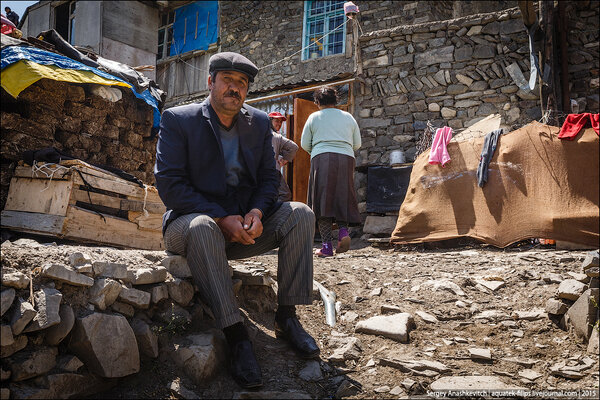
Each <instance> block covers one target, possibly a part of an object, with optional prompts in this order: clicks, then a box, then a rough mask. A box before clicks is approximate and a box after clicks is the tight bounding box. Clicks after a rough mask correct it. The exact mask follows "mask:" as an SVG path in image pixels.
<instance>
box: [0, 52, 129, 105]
mask: <svg viewBox="0 0 600 400" xmlns="http://www.w3.org/2000/svg"><path fill="white" fill-rule="evenodd" d="M42 78H47V79H52V80H55V81H63V82H73V83H97V84H99V85H108V86H111V85H118V86H124V87H126V88H130V87H131V85H129V84H126V83H123V82H119V81H117V80H114V79H107V78H104V77H101V76H98V75H96V74H94V73H93V72H91V71H79V70H73V69H62V68H60V67H57V66H56V65H41V64H36V63H34V62H31V61H28V60H21V61H18V62H16V63H14V64H12V65H11V66H10V67H9V68H6V69H4V70H2V87H3V88H4V90H6V91H7V92H8V93H9V94H10V95H11V96H12V97H15V98H16V97H17V96H18V95H19V94H20V93H21V92H22V91H23V90H25V89H26V88H28V87H29V86H31V85H33V84H34V83H36V82H37V81H39V80H40V79H42Z"/></svg>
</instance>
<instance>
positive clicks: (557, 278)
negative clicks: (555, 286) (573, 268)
mask: <svg viewBox="0 0 600 400" xmlns="http://www.w3.org/2000/svg"><path fill="white" fill-rule="evenodd" d="M542 279H543V280H544V282H546V283H561V282H562V281H563V277H562V276H561V275H560V274H555V273H552V272H550V273H548V274H545V275H543V276H542Z"/></svg>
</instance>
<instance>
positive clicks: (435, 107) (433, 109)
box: [427, 103, 440, 112]
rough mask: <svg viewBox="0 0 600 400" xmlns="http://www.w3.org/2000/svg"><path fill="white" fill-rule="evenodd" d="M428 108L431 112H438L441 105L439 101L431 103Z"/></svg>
mask: <svg viewBox="0 0 600 400" xmlns="http://www.w3.org/2000/svg"><path fill="white" fill-rule="evenodd" d="M427 109H428V110H429V111H431V112H438V111H440V105H439V104H437V103H430V104H429V106H428V107H427Z"/></svg>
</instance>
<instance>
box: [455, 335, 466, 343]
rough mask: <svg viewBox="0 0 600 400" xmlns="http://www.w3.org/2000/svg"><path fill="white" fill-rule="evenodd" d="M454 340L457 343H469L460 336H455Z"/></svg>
mask: <svg viewBox="0 0 600 400" xmlns="http://www.w3.org/2000/svg"><path fill="white" fill-rule="evenodd" d="M453 340H454V341H455V342H456V343H469V341H468V340H467V339H465V338H462V337H459V336H455V337H454V338H453Z"/></svg>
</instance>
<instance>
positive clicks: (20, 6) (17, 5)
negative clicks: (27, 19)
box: [0, 0, 37, 20]
mask: <svg viewBox="0 0 600 400" xmlns="http://www.w3.org/2000/svg"><path fill="white" fill-rule="evenodd" d="M0 3H2V15H5V12H4V7H10V9H11V10H13V11H14V12H16V13H17V14H19V20H21V18H22V17H23V14H24V13H25V10H26V9H27V7H29V6H30V5H32V4H35V3H37V1H14V0H13V1H0Z"/></svg>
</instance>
